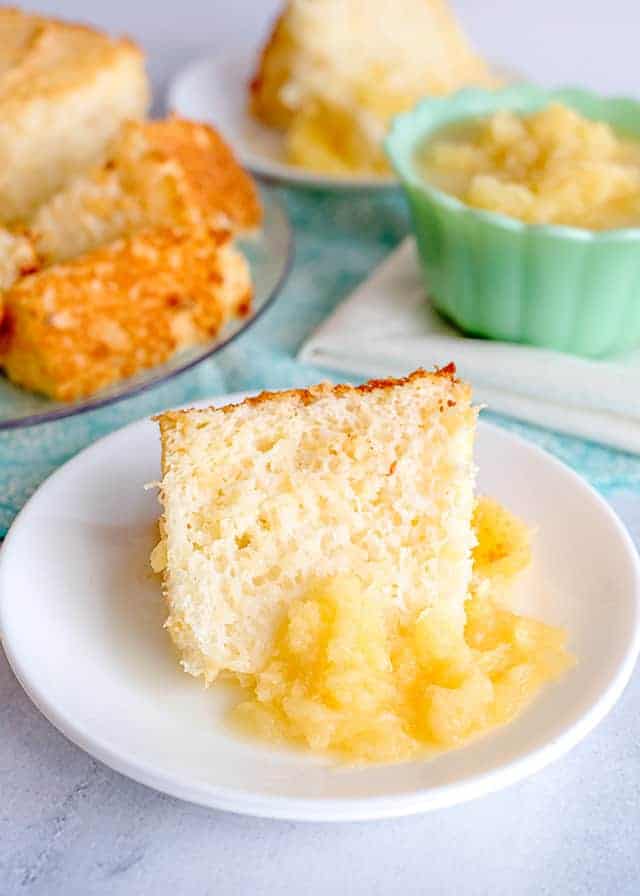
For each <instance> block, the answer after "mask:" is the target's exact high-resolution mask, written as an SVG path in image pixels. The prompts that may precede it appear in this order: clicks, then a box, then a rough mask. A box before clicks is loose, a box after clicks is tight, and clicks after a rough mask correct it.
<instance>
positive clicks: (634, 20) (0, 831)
mask: <svg viewBox="0 0 640 896" xmlns="http://www.w3.org/2000/svg"><path fill="white" fill-rule="evenodd" d="M456 5H457V8H458V10H459V12H460V15H461V17H462V19H463V21H464V22H465V24H466V25H467V26H468V28H469V29H470V31H471V32H472V34H473V35H474V37H475V39H476V42H477V43H478V44H479V45H480V46H482V47H483V49H484V51H485V53H486V55H488V56H490V57H491V58H493V59H496V60H501V61H504V62H505V63H508V64H509V65H511V66H512V67H514V68H517V69H519V70H520V71H523V72H525V73H527V74H530V75H532V76H535V77H536V79H537V80H538V81H540V82H543V83H545V84H554V83H569V82H571V83H582V84H585V85H587V86H591V87H596V88H599V89H602V90H605V91H609V92H613V91H621V92H626V93H635V94H640V75H639V74H638V72H639V71H640V70H639V69H638V67H637V61H636V60H637V54H638V34H639V31H640V29H639V25H640V4H639V3H638V0H609V2H608V3H602V2H595V0H564V2H563V0H538V2H535V3H534V2H531V0H528V2H525V0H520V2H517V0H495V2H494V0H492V2H487V0H458V3H457V4H456ZM31 6H32V7H37V8H38V9H40V10H42V11H45V12H49V13H55V14H59V15H64V16H66V17H71V18H78V19H86V20H91V21H93V22H96V23H98V24H101V25H104V26H106V27H108V28H111V29H114V30H118V31H121V32H127V33H129V34H131V35H132V36H134V37H135V38H136V39H138V40H139V41H140V42H141V43H142V44H143V45H144V46H145V48H146V49H147V51H148V53H149V57H150V59H149V61H150V71H151V74H152V77H153V80H154V83H155V85H156V88H157V91H158V93H160V92H161V91H162V88H163V86H164V84H165V83H166V81H167V79H168V78H169V77H170V76H171V74H172V73H173V72H174V71H175V70H176V69H177V68H178V67H179V66H180V65H182V64H183V63H184V62H186V61H187V60H188V59H189V58H191V57H192V56H193V55H195V54H197V53H198V52H201V51H204V50H206V49H207V48H210V47H212V46H215V45H220V46H223V45H226V46H228V45H230V44H231V45H237V46H239V47H247V48H248V47H251V46H253V45H254V44H255V43H256V41H257V40H258V39H259V37H260V35H261V33H262V32H263V31H264V29H265V27H266V23H267V22H268V19H269V16H270V15H271V14H272V13H273V10H274V9H275V8H276V7H277V2H276V0H233V2H226V0H225V2H222V0H208V2H207V0H180V2H178V3H173V4H164V3H153V4H152V3H150V2H149V0H138V2H137V3H136V2H134V0H129V2H125V0H111V2H106V0H103V2H95V0H93V2H91V0H84V2H80V0H65V2H64V3H62V2H48V3H33V4H31ZM156 108H158V109H159V108H161V104H160V103H156ZM612 503H613V504H614V506H615V507H616V509H617V510H618V512H619V513H620V514H621V516H622V518H623V519H624V520H625V522H626V523H627V525H628V526H629V528H630V530H631V532H632V535H633V536H634V538H635V540H636V544H639V543H640V506H638V505H639V503H640V502H638V500H637V498H636V497H634V496H632V495H631V494H630V493H620V494H619V495H615V496H614V497H613V500H612ZM17 598H18V599H19V596H17ZM97 699H99V695H97ZM18 893H21V894H22V893H24V894H29V896H31V894H42V896H57V894H64V896H93V894H109V896H112V894H113V896H119V894H134V896H165V894H171V896H173V894H176V896H190V894H220V896H226V894H240V896H244V894H247V896H260V894H267V893H269V894H270V893H293V894H298V893H304V894H305V896H314V894H327V893H331V894H334V893H335V894H337V896H339V894H342V893H349V894H363V896H364V894H370V896H375V894H395V893H398V894H400V893H402V894H418V893H420V894H422V893H436V894H452V896H454V894H455V896H467V894H472V896H480V894H491V896H515V894H518V896H520V894H521V896H543V894H554V896H555V894H562V896H572V894H576V896H578V894H579V896H583V894H597V896H608V894H615V896H627V894H628V896H637V894H638V893H640V675H639V674H638V673H636V675H635V677H634V680H633V681H632V683H631V685H630V686H629V687H628V689H627V691H626V693H625V695H624V696H623V698H622V700H621V701H620V703H619V704H618V706H617V707H616V708H615V710H614V711H613V712H612V714H611V715H610V716H609V717H608V718H607V719H606V720H605V722H604V723H603V724H602V725H601V726H600V727H599V728H598V729H597V730H596V731H595V732H594V733H593V734H591V735H590V736H589V737H588V738H587V740H586V741H584V742H583V743H582V744H581V745H580V746H579V747H578V748H577V749H575V750H574V751H573V752H572V753H571V754H569V755H568V756H567V757H565V758H564V759H562V760H561V761H560V762H558V763H557V764H556V765H554V766H552V767H551V768H549V769H547V770H545V771H543V772H541V773H540V774H538V775H537V776H535V777H534V778H532V779H530V780H529V781H526V782H524V783H522V784H519V785H517V786H514V787H512V788H510V789H508V790H506V791H503V792H502V793H499V794H496V795H494V796H491V797H487V798H485V799H482V800H479V801H477V802H475V803H471V804H468V805H466V806H460V807H458V808H455V809H449V810H447V811H442V812H438V813H435V814H431V815H426V816H422V817H417V818H412V819H404V820H400V821H391V822H376V823H370V824H352V825H318V824H292V823H283V822H270V821H261V820H254V819H248V818H242V817H239V816H233V815H225V814H222V813H217V812H213V811H209V810H206V809H201V808H198V807H194V806H190V805H187V804H184V803H180V802H178V801H177V800H174V799H172V798H169V797H166V796H163V795H161V794H157V793H155V792H153V791H151V790H149V789H147V788H146V787H143V786H142V785H139V784H135V783H134V782H132V781H129V780H127V779H126V778H123V777H121V776H120V775H118V774H116V773H115V772H112V771H111V770H110V769H108V768H106V767H105V766H103V765H101V764H100V763H98V762H95V761H94V760H93V759H91V758H90V757H88V756H87V755H85V754H84V753H82V752H81V751H80V750H79V749H77V748H76V747H74V746H73V745H72V744H70V743H69V742H67V741H66V740H65V738H64V737H63V736H62V735H61V734H59V733H58V732H57V731H56V730H55V729H54V728H52V726H51V725H50V724H49V723H48V722H47V721H46V720H45V719H44V718H43V717H42V716H41V715H40V714H39V713H38V712H37V710H36V709H35V708H34V707H33V706H32V704H31V703H30V701H29V700H28V698H27V697H26V696H25V695H24V694H23V692H22V691H21V689H20V687H19V685H18V684H17V682H16V681H15V679H14V677H13V675H12V674H11V672H10V670H9V668H8V666H7V663H6V660H5V659H4V656H3V655H2V653H1V652H0V896H13V894H18Z"/></svg>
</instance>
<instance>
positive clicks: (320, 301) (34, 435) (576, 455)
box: [0, 189, 640, 534]
mask: <svg viewBox="0 0 640 896" xmlns="http://www.w3.org/2000/svg"><path fill="white" fill-rule="evenodd" d="M279 192H280V194H281V197H282V199H283V200H284V201H285V203H286V205H287V207H288V209H289V214H290V216H291V220H292V224H293V226H294V229H295V232H296V258H295V263H294V267H293V271H292V274H291V276H290V278H289V280H288V282H287V284H286V287H285V289H284V291H283V292H282V294H281V295H280V297H279V298H278V299H277V300H276V302H275V304H274V305H273V306H272V308H271V309H270V310H269V311H268V312H267V313H266V314H265V316H264V317H263V318H262V319H261V320H260V321H258V322H257V323H256V324H255V326H253V327H252V328H251V329H250V330H249V331H248V332H247V333H246V334H245V335H244V336H241V337H240V338H239V339H238V340H237V342H235V343H233V344H232V345H231V346H229V347H228V348H227V349H225V350H224V351H223V352H221V353H220V355H218V356H216V357H215V358H214V359H212V360H210V361H208V362H205V363H204V364H201V365H200V366H199V367H197V368H196V369H195V370H192V371H188V372H187V373H185V374H182V375H181V376H179V377H177V378H176V379H174V380H173V381H172V382H170V383H167V384H165V385H162V386H159V387H158V388H156V389H154V390H152V391H150V392H148V393H145V394H143V395H141V396H138V397H136V398H132V399H130V400H128V401H124V402H120V403H118V404H115V405H112V406H111V407H109V408H104V409H102V410H98V411H93V412H91V413H89V414H83V415H81V416H79V417H75V418H73V417H72V418H69V419H68V420H62V421H60V422H57V423H47V424H44V425H41V426H35V427H29V428H25V429H21V430H14V431H11V432H6V433H0V534H4V533H5V532H6V530H7V528H8V526H9V524H10V523H11V521H12V519H13V518H14V516H15V515H16V513H17V512H18V511H19V509H20V508H21V507H22V505H23V504H24V502H25V501H26V500H27V498H28V497H29V495H31V494H32V492H33V491H34V490H35V489H36V488H37V486H38V485H39V484H40V483H41V482H42V481H43V480H44V479H45V478H46V477H47V476H48V475H49V474H50V473H51V472H52V471H53V470H55V469H56V467H58V466H60V464H62V463H64V461H66V460H68V458H70V457H72V456H73V455H74V454H76V452H78V451H79V450H80V449H82V448H84V447H85V446H86V445H88V444H89V443H90V442H92V441H94V440H95V439H97V438H99V437H100V436H103V435H105V434H106V433H108V432H111V431H112V430H114V429H117V428H118V427H120V426H123V425H124V424H126V423H129V422H130V421H132V420H136V419H139V418H140V417H144V416H146V415H148V414H152V413H155V412H156V411H159V410H162V409H164V408H166V407H170V406H172V405H173V406H175V405H179V404H184V403H185V402H188V401H192V400H195V399H197V398H206V397H209V396H213V395H216V394H223V393H225V392H237V391H240V390H245V389H261V388H267V389H276V388H283V387H287V386H302V385H308V384H309V383H312V382H316V381H318V380H320V379H323V378H326V377H327V375H328V374H327V372H326V371H320V370H318V369H315V368H313V367H310V366H307V365H302V364H299V363H298V362H297V361H296V360H295V355H296V352H297V350H298V348H299V347H300V345H301V343H302V342H303V341H304V339H305V338H306V337H307V335H308V334H309V333H310V332H311V331H312V330H313V328H314V327H315V326H316V325H317V324H318V323H319V322H320V321H321V320H322V319H323V318H324V317H326V315H327V314H328V313H329V312H330V311H331V310H332V309H333V308H334V307H335V306H336V304H337V303H338V302H339V301H340V300H341V299H342V298H343V297H344V296H345V295H347V294H348V293H349V292H350V291H351V290H352V289H353V287H354V286H355V285H356V284H357V283H358V282H359V281H360V280H362V279H364V278H365V277H366V276H367V274H368V273H369V272H370V271H371V270H372V269H373V268H374V267H375V265H376V264H378V263H379V262H380V261H381V259H382V258H383V257H384V256H385V255H386V254H387V253H388V252H389V250H390V249H392V248H393V247H394V246H395V245H396V244H397V243H398V242H399V241H400V240H401V239H402V237H404V236H405V234H406V232H407V216H406V212H405V208H404V202H403V199H402V197H401V196H400V195H399V193H397V192H396V191H383V192H378V193H369V194H367V193H351V192H344V193H331V192H319V191H311V190H284V189H282V190H280V191H279ZM453 360H455V359H453ZM429 364H430V360H429V358H425V365H426V366H429ZM485 413H486V412H485ZM486 416H487V417H488V418H490V419H493V420H494V421H495V422H498V423H499V424H500V425H503V426H506V427H508V428H509V429H512V430H514V431H516V432H519V433H520V434H521V435H524V436H526V437H527V438H529V439H531V440H532V441H534V442H536V443H537V444H539V445H541V446H542V447H543V448H546V449H547V450H548V451H550V452H551V453H552V454H555V455H556V456H557V457H559V458H560V459H561V460H563V461H565V462H566V463H568V464H569V465H570V466H571V467H573V468H574V469H576V470H577V471H578V472H579V473H581V474H582V475H583V476H585V477H586V478H587V479H588V480H589V481H590V482H591V483H592V484H593V485H595V486H596V487H597V488H598V489H600V490H601V491H602V492H604V493H605V494H607V493H610V492H612V491H615V490H632V491H635V492H637V493H640V458H638V457H636V456H633V455H629V454H624V453H622V452H618V451H613V450H611V449H608V448H604V447H602V446H600V445H595V444H592V443H589V442H585V441H582V440H580V439H574V438H570V437H567V436H561V435H558V434H556V433H552V432H548V431H546V430H543V429H538V428H536V427H532V426H528V425H525V424H523V423H518V422H516V421H512V420H505V419H504V418H500V417H497V416H495V415H491V414H489V413H486ZM105 475H106V476H108V475H109V473H108V470H105Z"/></svg>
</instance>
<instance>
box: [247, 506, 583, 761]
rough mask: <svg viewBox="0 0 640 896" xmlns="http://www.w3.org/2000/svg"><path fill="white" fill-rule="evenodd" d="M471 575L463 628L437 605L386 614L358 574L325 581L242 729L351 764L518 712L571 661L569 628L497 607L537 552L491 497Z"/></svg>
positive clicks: (257, 686) (261, 682) (424, 745)
mask: <svg viewBox="0 0 640 896" xmlns="http://www.w3.org/2000/svg"><path fill="white" fill-rule="evenodd" d="M474 527H475V530H476V534H477V537H478V544H477V546H476V548H475V551H474V579H473V585H472V588H471V593H470V596H469V600H468V601H467V604H466V624H465V625H464V627H460V625H459V624H456V621H455V620H454V619H453V618H452V617H451V616H450V615H449V614H448V613H447V612H446V609H445V610H442V611H438V610H437V609H433V608H432V609H429V610H426V611H423V612H421V613H419V614H418V615H417V616H415V617H414V618H412V619H409V620H405V621H403V622H402V623H399V622H396V623H395V624H389V622H388V620H387V618H386V616H385V612H384V610H383V608H382V606H381V605H380V606H378V605H376V603H375V602H374V601H372V600H371V598H370V597H366V596H365V595H364V593H363V589H362V585H361V582H360V580H359V579H358V578H356V577H351V576H344V577H334V578H332V579H329V580H326V581H323V582H318V583H317V584H316V585H315V586H314V587H313V588H311V590H310V591H309V593H308V594H307V596H306V597H305V599H303V600H300V601H297V602H295V603H294V604H293V605H292V606H291V607H290V608H289V611H288V614H287V617H286V619H285V620H284V622H283V623H282V625H281V627H280V630H279V633H278V635H277V638H276V641H275V644H274V647H273V652H272V654H271V657H270V659H269V660H268V661H267V663H266V664H265V666H264V668H263V670H262V672H260V673H259V674H258V675H256V676H247V677H244V680H243V683H244V685H245V686H246V687H247V688H248V689H249V691H250V698H249V699H248V700H246V701H244V702H242V703H241V704H239V705H238V706H237V707H236V708H235V710H234V713H233V714H234V719H235V722H236V723H237V724H239V725H240V726H241V727H242V728H243V730H245V731H249V732H251V733H252V734H256V735H258V736H259V737H261V738H263V739H266V740H269V741H276V742H278V741H293V742H297V743H300V744H303V745H305V746H307V747H309V748H310V749H311V750H313V751H314V752H319V753H330V754H332V755H334V756H338V757H339V758H341V759H343V760H346V761H350V762H394V761H401V760H405V759H409V758H411V757H414V756H417V755H419V754H421V753H424V752H425V750H428V749H429V748H431V749H437V750H446V749H450V748H453V747H457V746H460V745H461V744H463V743H465V742H466V741H467V740H469V739H470V738H471V737H473V736H475V735H478V734H481V733H483V732H486V731H488V730H490V729H491V728H494V727H496V726H498V725H503V724H505V723H506V722H509V721H510V720H511V719H513V718H514V717H515V716H517V715H518V714H519V713H520V712H521V711H522V709H523V708H524V707H525V706H526V705H527V704H528V703H529V702H530V701H531V699H532V698H533V697H534V696H535V695H536V694H537V693H538V692H539V690H540V689H541V687H542V686H543V685H544V684H545V683H547V682H549V681H552V680H554V679H556V678H558V677H559V676H560V675H561V674H562V672H563V671H564V670H566V669H567V668H568V667H569V666H570V665H571V664H572V662H573V659H572V657H571V655H570V654H569V653H568V652H567V651H566V649H565V635H564V632H562V631H561V630H559V629H557V628H553V627H551V626H549V625H545V624H544V623H542V622H538V621H536V620H533V619H528V618H525V617H523V616H518V615H516V614H515V613H512V612H509V611H508V610H506V609H504V608H502V607H501V606H500V605H499V599H500V598H501V597H502V596H503V592H504V589H506V587H507V586H508V584H509V583H510V582H511V581H512V580H513V579H514V578H515V577H516V576H517V574H518V573H519V572H521V571H522V570H523V569H524V568H525V567H526V566H527V565H528V564H529V562H530V556H531V554H530V544H529V532H528V529H527V528H526V526H525V525H524V523H522V522H521V521H520V520H518V519H516V518H515V517H514V516H512V515H511V514H510V513H508V512H507V511H506V510H505V509H504V508H502V507H501V506H500V505H499V504H497V503H496V502H494V501H490V500H488V499H481V500H480V501H479V502H478V504H477V506H476V510H475V514H474Z"/></svg>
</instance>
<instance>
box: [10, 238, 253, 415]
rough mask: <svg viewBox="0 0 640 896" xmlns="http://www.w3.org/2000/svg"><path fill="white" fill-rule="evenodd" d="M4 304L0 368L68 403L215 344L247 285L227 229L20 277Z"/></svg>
mask: <svg viewBox="0 0 640 896" xmlns="http://www.w3.org/2000/svg"><path fill="white" fill-rule="evenodd" d="M4 303H5V313H4V317H3V320H2V327H1V339H0V364H2V366H3V367H4V368H5V370H6V372H7V374H8V375H9V377H10V378H11V379H12V380H13V381H14V382H16V383H17V384H19V385H22V386H26V387H27V388H30V389H34V390H35V391H39V392H44V393H46V394H48V395H50V396H52V397H53V398H57V399H61V400H64V401H68V400H73V399H77V398H80V397H83V396H86V395H91V394H93V393H95V392H97V391H98V390H99V389H101V388H103V387H104V386H107V385H109V384H110V383H113V382H114V381H117V380H120V379H123V378H125V377H129V376H132V375H133V374H135V373H136V372H137V371H139V370H142V369H143V368H147V367H151V366H153V365H156V364H161V363H162V362H164V361H166V360H167V359H168V358H169V357H171V356H172V355H173V354H174V353H175V352H177V351H179V350H180V349H184V348H187V347H189V346H193V345H196V344H198V343H202V342H205V341H207V340H209V339H211V338H213V337H215V336H216V334H217V333H218V332H219V331H220V329H221V327H222V326H223V325H224V324H225V322H226V321H227V320H228V319H229V317H230V316H232V315H233V314H236V313H243V312H244V311H246V310H248V308H249V306H250V303H251V283H250V277H249V271H248V267H247V264H246V261H245V259H244V257H243V256H242V255H241V254H240V253H239V252H237V250H235V249H234V248H233V246H232V245H231V238H230V235H229V233H228V232H225V231H190V232H185V231H175V230H171V229H165V230H160V229H158V230H151V231H149V230H147V231H142V232H140V233H138V234H136V235H135V236H133V237H130V238H129V239H124V240H119V241H116V242H114V243H111V244H110V245H108V246H106V247H104V248H102V249H98V250H96V251H94V252H91V253H88V254H86V255H83V256H81V257H80V258H78V259H76V260H74V261H71V262H68V263H66V264H58V265H53V266H52V267H50V268H48V269H46V270H44V271H41V272H39V273H36V274H32V275H30V276H27V277H24V278H23V279H22V280H20V281H19V282H18V283H17V284H16V285H15V286H14V287H13V288H12V289H10V290H9V291H8V292H6V293H5V295H4Z"/></svg>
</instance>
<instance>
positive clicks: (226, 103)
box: [167, 53, 397, 190]
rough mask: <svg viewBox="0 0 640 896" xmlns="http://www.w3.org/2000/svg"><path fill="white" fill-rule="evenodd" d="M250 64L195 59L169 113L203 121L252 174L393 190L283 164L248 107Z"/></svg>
mask: <svg viewBox="0 0 640 896" xmlns="http://www.w3.org/2000/svg"><path fill="white" fill-rule="evenodd" d="M254 63H255V60H253V59H246V58H244V59H243V58H242V57H241V55H240V54H238V53H228V54H223V53H221V54H218V53H216V54H215V55H214V56H206V57H203V58H201V59H196V60H195V61H194V62H191V63H189V65H187V66H186V67H185V68H184V69H182V71H181V72H179V73H178V74H177V75H176V77H175V78H174V79H173V81H172V82H171V84H170V86H169V92H168V97H167V103H168V106H169V109H170V110H171V111H173V112H177V113H178V114H180V115H183V116H184V117H185V118H195V119H197V120H198V121H206V122H208V123H209V124H212V125H214V126H215V127H216V128H218V129H219V130H220V132H221V133H222V135H223V136H224V137H225V139H226V140H227V141H228V142H229V143H230V144H231V146H233V148H234V151H235V152H236V153H237V155H238V158H239V159H240V161H241V162H242V164H243V165H244V166H245V167H246V168H248V169H249V171H251V172H252V173H253V174H255V175H257V176H259V177H264V178H270V179H273V180H278V181H286V182H288V183H293V184H300V185H301V186H308V187H320V188H326V189H334V188H337V189H341V190H344V189H347V190H353V189H378V188H380V187H393V186H395V185H396V184H397V180H396V179H395V177H392V176H391V175H389V176H388V177H384V176H381V175H379V176H377V177H376V176H371V175H369V176H364V175H362V176H356V175H351V176H345V177H340V176H338V175H330V174H319V173H317V172H315V171H307V170H305V169H304V168H299V167H297V166H295V165H289V164H287V163H286V162H285V161H283V160H284V138H283V136H282V134H281V133H279V132H278V131H276V130H273V129H272V128H268V127H265V126H264V125H261V124H260V122H258V121H256V120H255V119H254V118H253V117H252V116H251V115H249V112H248V108H247V100H248V86H249V81H250V79H251V75H252V72H253V66H254Z"/></svg>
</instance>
